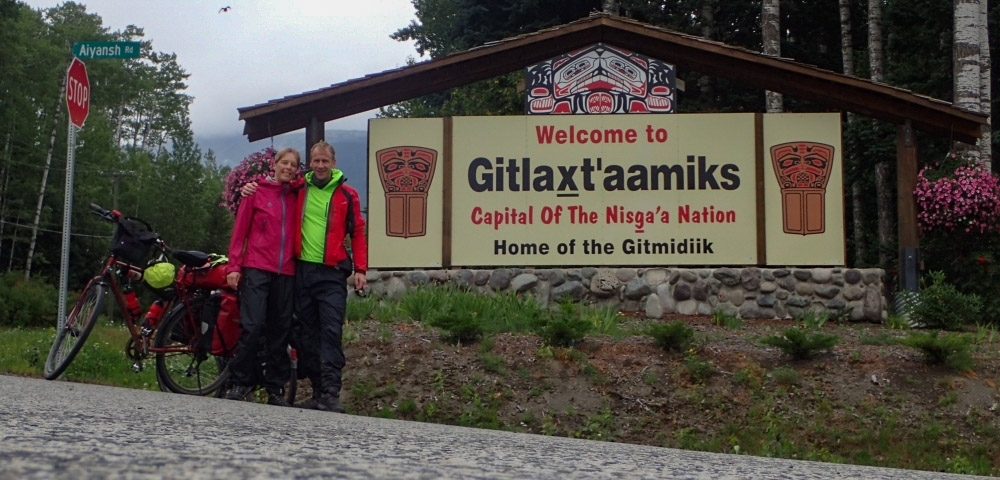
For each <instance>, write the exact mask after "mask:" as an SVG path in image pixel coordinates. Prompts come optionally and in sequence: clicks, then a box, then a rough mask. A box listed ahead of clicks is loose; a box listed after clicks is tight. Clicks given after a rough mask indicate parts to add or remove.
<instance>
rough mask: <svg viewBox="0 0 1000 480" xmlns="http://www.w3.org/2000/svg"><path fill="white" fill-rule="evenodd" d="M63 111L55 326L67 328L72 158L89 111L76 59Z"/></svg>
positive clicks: (83, 75) (83, 77) (81, 69)
mask: <svg viewBox="0 0 1000 480" xmlns="http://www.w3.org/2000/svg"><path fill="white" fill-rule="evenodd" d="M66 111H67V112H69V132H68V134H67V135H66V192H65V199H64V202H63V225H62V227H63V231H62V256H61V258H60V264H59V306H58V315H59V318H58V319H57V322H58V323H57V325H58V328H59V329H63V328H66V290H67V286H68V285H67V284H68V282H69V235H70V231H69V228H70V223H71V221H70V220H71V219H72V217H73V164H74V161H73V157H74V156H75V153H76V131H77V130H79V129H81V128H83V122H85V121H87V114H88V113H90V79H88V78H87V66H86V65H84V64H83V62H82V61H80V59H79V58H76V57H73V61H72V62H70V64H69V69H67V70H66Z"/></svg>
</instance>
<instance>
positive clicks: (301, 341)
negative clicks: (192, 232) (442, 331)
mask: <svg viewBox="0 0 1000 480" xmlns="http://www.w3.org/2000/svg"><path fill="white" fill-rule="evenodd" d="M309 153H310V159H309V168H310V169H311V170H312V171H311V172H309V173H306V176H305V181H306V188H304V189H302V191H301V192H300V193H299V206H300V208H301V212H302V221H301V223H302V225H301V229H299V230H298V233H299V237H298V238H296V241H295V243H294V246H295V254H296V258H297V259H298V261H297V263H296V265H295V292H296V298H295V317H294V320H293V322H294V326H293V338H294V340H295V345H296V349H297V350H298V353H299V371H300V376H303V377H308V378H309V379H310V381H311V382H312V387H313V398H312V399H310V400H307V401H305V402H302V403H300V404H296V406H298V407H302V408H315V409H319V410H325V411H332V412H339V413H343V412H344V407H343V405H342V404H341V403H340V388H341V385H342V383H341V374H342V372H343V369H344V365H345V364H346V358H345V357H344V347H343V341H342V340H343V327H344V314H345V312H346V310H347V283H348V282H347V279H348V276H349V275H351V272H352V271H353V272H354V289H355V290H357V291H360V290H363V289H364V288H365V285H366V284H367V279H366V277H365V272H366V271H367V269H368V244H367V243H366V241H365V219H364V217H362V216H361V200H360V199H359V198H358V192H357V191H356V190H354V189H353V188H351V187H350V186H348V185H347V184H346V183H344V182H345V181H346V180H347V178H346V177H344V174H343V172H341V171H340V170H338V169H337V168H336V166H337V157H336V154H335V152H334V150H333V146H331V145H330V144H329V143H326V142H325V141H322V140H321V141H319V142H317V143H316V144H315V145H313V146H312V148H311V149H310V152H309ZM347 235H350V236H351V252H348V251H347V248H346V246H345V245H344V238H345V237H346V236H347ZM352 253H353V259H352V255H351V254H352Z"/></svg>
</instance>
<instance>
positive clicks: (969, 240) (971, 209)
mask: <svg viewBox="0 0 1000 480" xmlns="http://www.w3.org/2000/svg"><path fill="white" fill-rule="evenodd" d="M913 195H914V197H915V199H916V202H917V208H918V210H917V221H918V223H919V224H920V229H921V232H922V235H921V240H920V246H921V259H922V262H921V263H922V264H923V267H924V268H923V270H924V271H925V272H927V271H933V270H940V271H943V272H945V276H946V278H947V281H948V282H949V283H951V284H952V285H955V287H957V288H958V290H959V291H961V292H962V293H965V294H976V295H978V296H979V297H980V298H981V299H982V300H983V311H982V313H983V318H982V321H983V322H988V323H996V322H1000V276H998V275H997V273H998V271H1000V265H998V264H997V263H996V261H997V260H998V259H1000V230H998V228H1000V180H998V179H997V177H996V176H995V175H993V174H992V173H991V172H989V171H988V170H986V169H985V168H983V167H982V166H980V165H978V164H976V163H974V162H970V161H967V160H966V159H964V158H963V157H962V156H961V155H956V154H949V155H948V156H947V157H946V158H945V160H944V161H943V162H938V163H935V164H933V165H929V166H927V167H924V168H923V169H921V170H920V172H919V173H918V174H917V185H916V188H915V189H914V191H913Z"/></svg>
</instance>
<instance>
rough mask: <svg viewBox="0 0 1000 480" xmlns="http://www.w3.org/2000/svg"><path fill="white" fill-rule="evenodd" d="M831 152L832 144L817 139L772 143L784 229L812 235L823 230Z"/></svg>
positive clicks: (831, 160)
mask: <svg viewBox="0 0 1000 480" xmlns="http://www.w3.org/2000/svg"><path fill="white" fill-rule="evenodd" d="M833 152H834V148H833V146H831V145H826V144H824V143H816V142H788V143H780V144H778V145H774V146H773V147H771V165H772V166H773V167H774V174H775V175H776V176H777V177H778V188H779V189H781V217H782V224H783V228H784V231H785V233H792V234H799V235H813V234H819V233H823V232H825V231H826V184H827V182H829V181H830V171H831V170H832V168H833Z"/></svg>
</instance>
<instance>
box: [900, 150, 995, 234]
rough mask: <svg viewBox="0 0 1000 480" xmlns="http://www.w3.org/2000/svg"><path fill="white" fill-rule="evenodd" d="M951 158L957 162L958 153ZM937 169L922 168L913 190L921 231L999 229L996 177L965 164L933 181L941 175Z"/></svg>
mask: <svg viewBox="0 0 1000 480" xmlns="http://www.w3.org/2000/svg"><path fill="white" fill-rule="evenodd" d="M951 159H956V156H955V154H951ZM946 163H950V162H946ZM937 167H938V168H941V167H940V166H937ZM934 170H935V169H933V168H930V167H924V168H923V169H921V170H920V173H918V174H917V186H916V188H915V189H914V191H913V194H914V196H915V197H916V200H917V207H918V209H919V211H918V213H917V221H918V222H919V223H920V228H921V229H922V230H924V231H925V232H929V231H933V230H943V231H945V232H954V231H957V230H962V231H965V232H967V233H985V232H987V231H991V230H993V229H995V228H996V225H997V221H998V220H1000V181H998V180H997V177H995V176H994V175H993V174H992V173H991V172H990V171H988V170H986V169H985V168H983V167H982V166H980V165H978V164H969V163H964V162H960V164H959V165H958V167H956V168H955V169H954V170H953V171H952V172H951V173H950V174H948V173H946V174H945V175H944V176H940V177H938V178H934V177H935V176H937V175H935V174H936V173H938V172H935V171H934ZM946 170H947V167H946Z"/></svg>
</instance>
